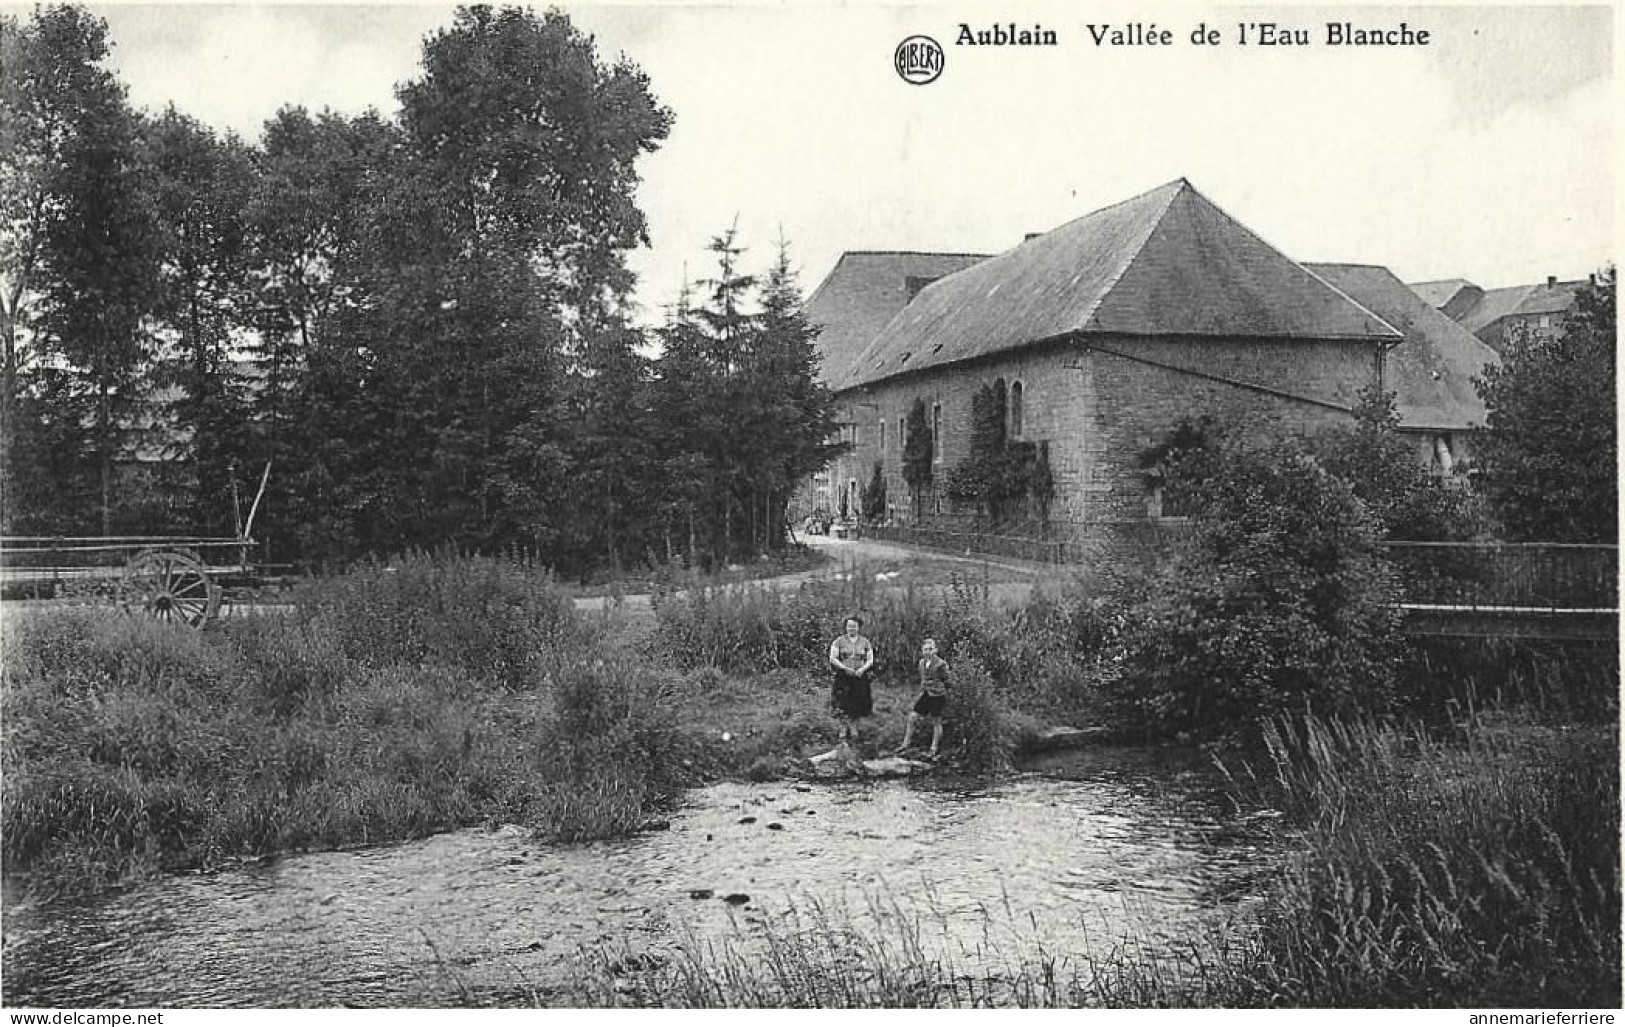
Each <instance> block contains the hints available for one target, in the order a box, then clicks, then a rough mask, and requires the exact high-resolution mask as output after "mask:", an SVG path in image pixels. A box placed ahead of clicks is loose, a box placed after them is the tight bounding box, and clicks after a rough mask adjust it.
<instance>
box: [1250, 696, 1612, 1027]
mask: <svg viewBox="0 0 1625 1027" xmlns="http://www.w3.org/2000/svg"><path fill="white" fill-rule="evenodd" d="M1266 741H1267V743H1268V747H1269V752H1270V755H1271V759H1272V763H1273V776H1272V779H1271V785H1272V786H1273V788H1274V790H1275V792H1276V794H1277V795H1278V796H1279V798H1280V801H1281V802H1282V803H1283V805H1284V807H1285V809H1286V812H1287V813H1288V814H1289V816H1290V819H1291V823H1292V824H1293V825H1294V827H1295V829H1296V837H1297V840H1298V844H1299V845H1301V846H1302V850H1303V851H1302V853H1301V855H1300V856H1299V857H1298V858H1296V859H1294V860H1293V861H1292V863H1291V864H1290V866H1289V868H1288V870H1287V873H1286V874H1285V876H1284V878H1283V881H1282V884H1281V886H1280V892H1279V896H1278V902H1277V903H1276V905H1275V907H1274V909H1273V911H1272V912H1271V914H1270V915H1269V916H1268V917H1267V918H1266V919H1265V921H1264V923H1263V924H1262V929H1261V932H1260V936H1259V937H1260V944H1261V949H1260V955H1259V957H1258V958H1257V959H1256V960H1255V961H1254V965H1253V966H1251V967H1250V968H1249V973H1247V974H1245V975H1244V976H1243V978H1242V981H1243V982H1244V983H1243V984H1242V986H1241V989H1240V991H1239V992H1238V994H1237V995H1236V996H1235V997H1236V998H1237V1000H1238V1001H1245V1002H1247V1003H1249V1004H1252V1003H1279V1002H1289V1003H1294V1004H1301V1005H1314V1006H1409V1005H1484V1006H1533V1005H1556V1006H1617V1005H1618V1004H1619V1002H1620V998H1621V995H1620V862H1619V859H1620V855H1619V846H1620V835H1619V782H1618V771H1617V767H1618V737H1617V731H1616V730H1613V729H1602V728H1596V729H1591V730H1588V731H1578V730H1563V729H1553V728H1546V727H1541V726H1538V725H1535V724H1533V723H1531V722H1529V721H1528V720H1527V719H1523V720H1515V719H1512V718H1501V719H1500V720H1499V721H1496V722H1474V723H1472V724H1469V725H1467V726H1466V727H1465V728H1464V729H1463V730H1462V731H1461V733H1460V734H1459V735H1458V736H1456V737H1450V738H1441V737H1437V736H1435V735H1432V734H1429V733H1428V732H1426V731H1425V730H1424V729H1423V728H1421V727H1419V726H1414V725H1412V726H1391V725H1379V724H1375V723H1370V722H1356V723H1348V724H1337V723H1330V722H1325V721H1319V720H1314V719H1310V720H1306V721H1302V722H1291V721H1285V720H1282V721H1277V722H1275V723H1273V724H1272V725H1271V726H1270V728H1269V730H1268V732H1267V735H1266Z"/></svg>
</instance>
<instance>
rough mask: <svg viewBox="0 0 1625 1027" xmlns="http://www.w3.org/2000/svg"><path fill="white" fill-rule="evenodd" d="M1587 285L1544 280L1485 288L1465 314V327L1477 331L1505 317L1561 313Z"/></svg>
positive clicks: (1580, 282)
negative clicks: (1500, 287)
mask: <svg viewBox="0 0 1625 1027" xmlns="http://www.w3.org/2000/svg"><path fill="white" fill-rule="evenodd" d="M1585 284H1586V283H1585V282H1583V281H1579V282H1552V283H1547V282H1541V283H1539V284H1537V285H1514V286H1510V287H1508V288H1505V289H1488V290H1485V292H1484V298H1483V299H1481V300H1479V301H1478V303H1477V304H1476V305H1474V307H1473V308H1472V309H1471V310H1469V311H1467V313H1465V314H1463V315H1462V318H1461V324H1462V327H1463V328H1466V329H1467V330H1468V331H1469V332H1478V331H1481V330H1482V329H1484V328H1487V327H1488V326H1490V325H1492V324H1494V323H1495V322H1497V321H1499V320H1501V318H1503V317H1509V316H1512V315H1518V316H1523V315H1537V314H1559V313H1562V312H1563V311H1565V310H1567V309H1569V307H1571V306H1573V305H1574V297H1575V294H1576V293H1578V292H1579V291H1580V289H1581V287H1583V286H1584V285H1585Z"/></svg>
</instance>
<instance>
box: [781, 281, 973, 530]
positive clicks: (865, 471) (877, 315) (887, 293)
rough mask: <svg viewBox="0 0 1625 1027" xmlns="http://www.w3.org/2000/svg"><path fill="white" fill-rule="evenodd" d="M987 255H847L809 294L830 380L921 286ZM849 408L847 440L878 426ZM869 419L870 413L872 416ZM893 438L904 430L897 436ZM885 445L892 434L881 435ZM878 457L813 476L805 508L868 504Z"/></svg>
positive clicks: (824, 373) (852, 509) (851, 460)
mask: <svg viewBox="0 0 1625 1027" xmlns="http://www.w3.org/2000/svg"><path fill="white" fill-rule="evenodd" d="M986 259H987V256H986V254H980V253H915V252H908V251H896V250H892V251H880V250H864V251H853V252H848V253H843V254H841V258H840V259H839V260H838V261H836V262H835V267H834V269H833V270H831V271H830V273H829V275H828V277H826V278H825V279H824V281H823V282H822V283H821V284H820V285H819V286H818V288H817V289H815V290H813V294H812V295H811V296H809V297H808V298H807V304H806V313H807V317H808V319H809V320H810V321H812V322H813V323H814V324H816V325H818V326H819V335H818V355H819V367H820V377H821V379H822V381H823V383H824V384H825V385H827V386H829V387H830V388H832V389H833V388H835V387H836V386H835V378H836V377H837V376H839V374H840V372H842V371H844V370H845V369H846V368H847V367H849V366H850V365H851V363H852V361H853V360H854V359H855V358H856V357H857V355H858V354H859V353H861V352H863V350H864V348H865V347H867V346H868V345H869V343H870V342H871V341H872V340H873V339H874V337H875V336H876V335H878V334H879V333H880V330H881V329H882V328H884V327H886V324H887V322H889V321H891V319H892V318H893V317H895V316H896V315H897V312H898V311H900V310H902V309H903V308H904V307H905V306H907V305H908V303H909V301H910V300H912V299H913V298H914V297H915V296H917V295H919V292H920V290H921V289H923V288H925V287H926V286H927V285H929V284H931V283H932V282H934V281H936V280H937V279H939V278H942V277H944V276H946V275H951V274H953V273H954V272H955V271H963V270H964V269H965V268H967V267H970V266H971V265H972V264H975V263H978V262H979V261H983V260H986ZM854 416H855V414H854V411H852V410H847V411H846V412H845V414H844V417H845V418H846V419H845V420H844V421H843V423H842V426H841V434H842V437H843V438H844V439H846V440H848V441H850V440H853V439H855V438H858V437H860V436H861V435H862V434H863V433H864V432H865V431H866V430H874V429H872V427H871V426H870V425H869V424H867V423H859V422H858V421H857V420H854V419H853V417H854ZM866 420H867V419H866ZM893 438H894V440H896V439H899V438H900V436H895V435H894V437H893ZM880 441H881V442H882V444H883V443H884V441H885V440H880ZM872 473H873V463H872V462H871V463H869V464H867V465H863V466H859V462H858V459H857V456H856V454H855V452H854V453H852V454H849V455H847V456H843V457H840V458H838V459H836V460H834V461H832V462H831V463H830V465H829V466H828V467H826V468H825V469H824V470H823V471H822V472H820V473H819V474H818V475H816V476H814V478H813V480H812V482H811V484H810V488H809V491H807V492H805V493H804V494H803V495H802V496H801V497H800V501H799V503H798V506H799V507H801V508H803V513H810V512H812V510H813V509H816V508H820V507H821V508H823V509H825V510H828V511H829V512H830V514H831V515H832V516H839V515H840V513H841V511H842V508H843V498H844V500H845V503H844V505H845V509H846V510H847V511H848V512H849V513H852V514H854V515H855V514H856V512H857V511H858V510H859V509H860V508H861V494H862V490H863V489H864V488H865V487H866V486H867V485H868V484H869V478H870V476H871V474H872Z"/></svg>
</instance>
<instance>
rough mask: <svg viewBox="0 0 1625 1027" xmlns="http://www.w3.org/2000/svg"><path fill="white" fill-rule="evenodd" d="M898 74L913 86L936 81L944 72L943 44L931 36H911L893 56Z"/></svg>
mask: <svg viewBox="0 0 1625 1027" xmlns="http://www.w3.org/2000/svg"><path fill="white" fill-rule="evenodd" d="M892 61H893V64H894V65H895V66H896V68H897V74H898V76H899V77H901V78H902V80H903V81H904V82H907V83H908V84H909V85H912V86H923V85H925V84H926V83H927V82H935V81H936V80H937V77H938V76H939V75H941V74H942V44H941V43H938V42H937V41H936V40H935V39H932V38H931V37H930V36H909V37H908V38H907V39H905V40H903V41H902V42H901V43H898V44H897V53H896V54H894V55H893V57H892Z"/></svg>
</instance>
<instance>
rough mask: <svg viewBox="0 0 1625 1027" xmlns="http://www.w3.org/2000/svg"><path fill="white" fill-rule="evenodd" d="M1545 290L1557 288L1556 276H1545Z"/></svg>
mask: <svg viewBox="0 0 1625 1027" xmlns="http://www.w3.org/2000/svg"><path fill="white" fill-rule="evenodd" d="M1546 288H1548V289H1555V288H1557V276H1556V275H1547V276H1546Z"/></svg>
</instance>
